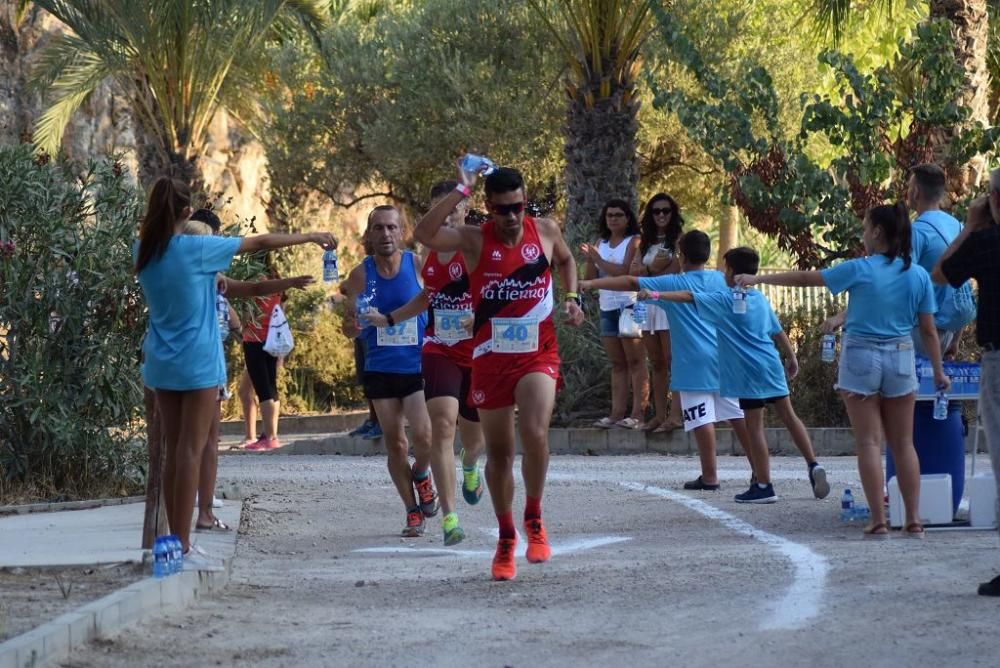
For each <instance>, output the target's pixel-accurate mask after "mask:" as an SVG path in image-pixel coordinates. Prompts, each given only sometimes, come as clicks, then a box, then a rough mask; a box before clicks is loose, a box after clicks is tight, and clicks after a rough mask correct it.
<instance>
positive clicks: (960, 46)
mask: <svg viewBox="0 0 1000 668" xmlns="http://www.w3.org/2000/svg"><path fill="white" fill-rule="evenodd" d="M986 5H987V0H931V3H930V15H931V18H943V19H947V20H948V21H951V23H952V25H953V26H954V27H953V29H952V34H953V35H954V37H955V57H956V59H957V60H958V64H959V65H960V66H961V67H962V68H963V69H964V70H965V72H966V80H965V87H964V88H963V89H962V90H961V91H960V92H959V94H958V97H957V99H956V100H955V103H956V104H960V105H964V106H966V107H968V108H969V109H970V110H971V111H972V114H971V117H970V119H969V123H970V124H975V123H977V122H978V123H982V124H983V125H989V112H990V108H989V71H988V69H987V66H986V51H987V49H986V47H987V44H988V38H989V20H988V16H987V9H986ZM959 130H960V128H958V127H956V128H954V130H953V131H952V132H947V133H942V134H941V135H940V136H937V137H933V138H932V141H933V142H934V157H935V162H937V163H938V164H940V165H941V166H942V167H943V168H944V169H945V171H946V172H947V175H948V195H949V197H950V199H951V200H952V201H955V199H957V198H961V197H963V196H965V195H966V194H968V192H969V191H970V190H971V189H973V188H975V187H976V186H978V185H979V183H980V181H981V179H982V178H983V176H984V175H985V172H986V158H985V157H984V156H982V155H977V156H976V157H974V158H973V159H972V160H970V161H969V162H968V163H967V164H962V165H956V164H953V163H952V162H951V160H950V156H949V155H948V149H949V144H950V142H951V140H952V138H953V137H954V135H955V134H956V133H957V132H958V131H959Z"/></svg>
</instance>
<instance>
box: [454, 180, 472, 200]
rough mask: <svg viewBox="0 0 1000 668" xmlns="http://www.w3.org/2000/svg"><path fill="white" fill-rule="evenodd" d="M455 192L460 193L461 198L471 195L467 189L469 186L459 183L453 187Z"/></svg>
mask: <svg viewBox="0 0 1000 668" xmlns="http://www.w3.org/2000/svg"><path fill="white" fill-rule="evenodd" d="M455 190H457V191H458V192H460V193H461V194H462V197H468V196H469V195H471V194H472V191H471V190H470V189H469V186H467V185H465V184H464V183H459V184H458V185H457V186H455Z"/></svg>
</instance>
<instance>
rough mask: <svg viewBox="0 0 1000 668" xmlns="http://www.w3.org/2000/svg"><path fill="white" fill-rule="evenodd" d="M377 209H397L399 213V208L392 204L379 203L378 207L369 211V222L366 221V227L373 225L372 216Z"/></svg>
mask: <svg viewBox="0 0 1000 668" xmlns="http://www.w3.org/2000/svg"><path fill="white" fill-rule="evenodd" d="M376 211H395V212H396V213H397V214H398V213H399V209H397V208H396V207H394V206H393V205H391V204H379V205H378V206H377V207H375V208H374V209H372V210H371V211H369V212H368V222H367V223H365V229H368V228H369V227H371V226H372V216H374V215H375V212H376Z"/></svg>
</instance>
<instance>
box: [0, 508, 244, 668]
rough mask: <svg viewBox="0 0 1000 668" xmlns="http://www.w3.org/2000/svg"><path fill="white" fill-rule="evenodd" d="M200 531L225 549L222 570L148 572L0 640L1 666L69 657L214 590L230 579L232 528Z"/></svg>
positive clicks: (216, 548)
mask: <svg viewBox="0 0 1000 668" xmlns="http://www.w3.org/2000/svg"><path fill="white" fill-rule="evenodd" d="M242 518H243V511H242V508H241V509H240V519H241V520H242ZM237 526H238V525H237ZM205 535H206V536H211V539H206V538H202V537H201V536H202V535H201V534H199V540H198V542H199V544H203V545H208V546H209V547H210V548H211V549H212V551H213V552H214V553H215V554H224V555H226V556H224V557H223V570H221V571H218V572H208V571H199V572H187V573H178V574H177V575H171V576H169V577H166V578H162V579H156V578H152V577H147V578H145V579H143V580H140V581H138V582H134V583H132V584H130V585H129V586H127V587H125V588H123V589H119V590H118V591H116V592H114V593H112V594H108V595H107V596H105V597H104V598H100V599H97V600H96V601H92V602H90V603H87V604H86V605H84V606H82V607H80V608H77V609H76V610H73V611H71V612H67V613H65V614H63V615H60V616H59V617H57V618H55V619H53V620H52V621H50V622H47V623H45V624H42V625H41V626H39V627H38V628H35V629H32V630H31V631H28V632H27V633H23V634H21V635H19V636H14V637H13V638H11V639H9V640H7V641H6V642H4V643H0V668H42V667H43V666H46V665H50V664H52V663H53V662H56V661H61V660H65V659H67V658H69V655H70V653H71V652H72V651H73V650H74V649H78V648H79V647H81V646H83V645H86V644H87V643H89V642H91V641H92V640H95V639H97V638H107V637H111V636H114V635H116V634H117V633H119V632H120V631H122V630H123V629H125V628H126V627H129V626H132V625H134V624H137V623H139V622H140V621H142V620H143V619H145V618H147V617H150V616H153V615H156V614H162V613H166V612H174V611H177V610H183V609H184V608H186V607H187V606H189V605H190V604H191V603H193V602H195V601H196V600H198V599H199V598H204V597H206V596H210V595H212V594H215V593H217V592H218V591H220V590H221V589H222V588H223V587H225V586H226V584H228V582H229V577H230V574H231V572H232V561H233V557H234V556H235V554H236V538H237V532H236V531H233V532H232V533H231V534H228V535H223V534H214V535H213V534H205Z"/></svg>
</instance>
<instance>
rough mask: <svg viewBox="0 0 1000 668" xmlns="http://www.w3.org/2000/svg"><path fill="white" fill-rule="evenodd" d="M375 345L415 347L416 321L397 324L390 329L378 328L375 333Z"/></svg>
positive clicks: (411, 320) (410, 320)
mask: <svg viewBox="0 0 1000 668" xmlns="http://www.w3.org/2000/svg"><path fill="white" fill-rule="evenodd" d="M375 343H376V344H377V345H379V346H415V345H417V321H416V319H415V318H410V319H409V320H404V321H403V322H397V323H396V324H395V325H393V326H392V327H379V328H378V329H377V330H376V332H375Z"/></svg>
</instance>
